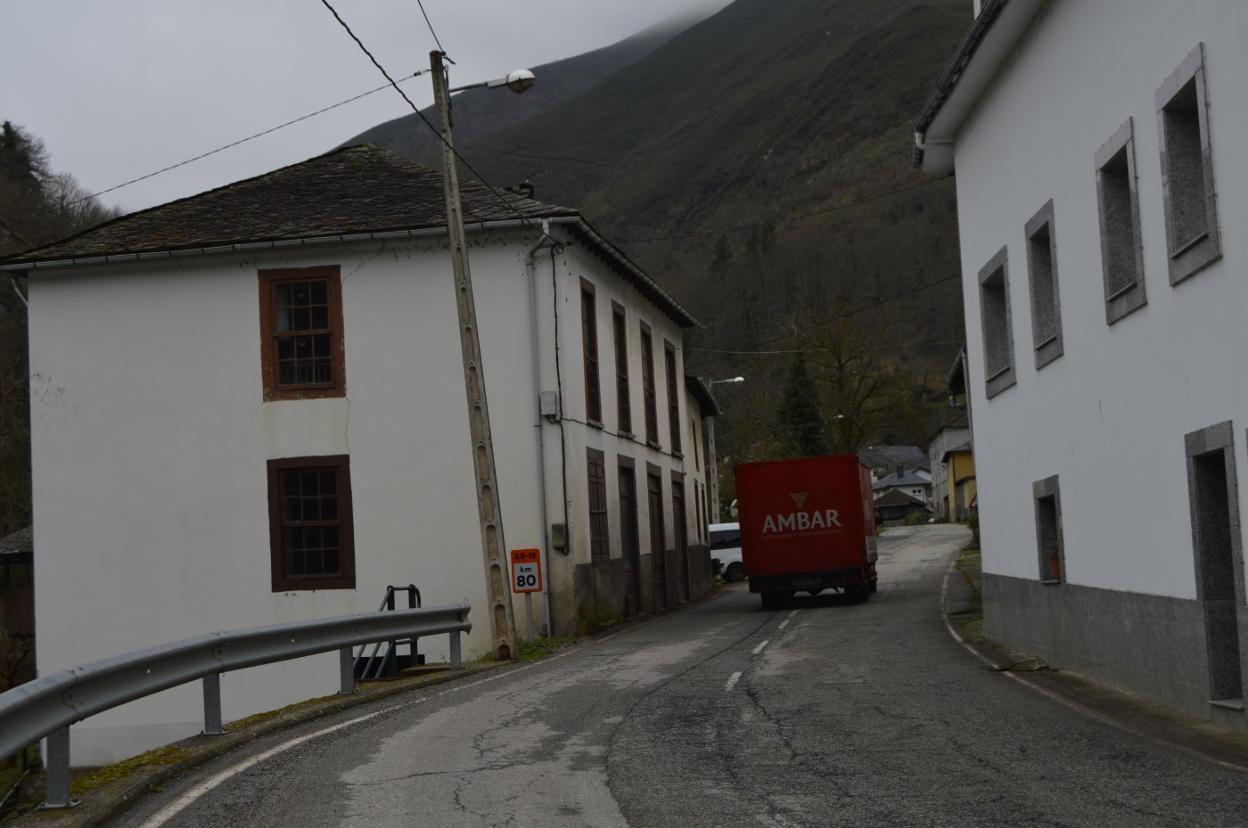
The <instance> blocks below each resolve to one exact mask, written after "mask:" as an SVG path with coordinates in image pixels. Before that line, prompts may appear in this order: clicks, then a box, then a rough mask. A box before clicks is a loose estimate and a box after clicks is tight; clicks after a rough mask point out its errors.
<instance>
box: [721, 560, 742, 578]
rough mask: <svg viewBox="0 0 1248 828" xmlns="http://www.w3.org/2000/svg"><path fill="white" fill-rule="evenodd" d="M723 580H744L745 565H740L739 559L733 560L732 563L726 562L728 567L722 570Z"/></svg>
mask: <svg viewBox="0 0 1248 828" xmlns="http://www.w3.org/2000/svg"><path fill="white" fill-rule="evenodd" d="M724 580H725V581H744V580H745V567H744V566H742V565H741V562H740V561H733V562H732V563H730V564H728V568H727V569H725V570H724Z"/></svg>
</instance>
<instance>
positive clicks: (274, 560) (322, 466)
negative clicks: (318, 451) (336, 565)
mask: <svg viewBox="0 0 1248 828" xmlns="http://www.w3.org/2000/svg"><path fill="white" fill-rule="evenodd" d="M328 470H332V471H333V472H334V473H335V475H336V478H335V482H336V484H337V487H338V491H337V492H336V494H337V498H338V503H337V506H338V519H337V520H336V521H316V522H315V525H318V526H331V525H336V526H338V544H339V546H338V554H339V557H340V559H341V569H342V572H341V574H339V575H335V576H328V577H319V576H306V575H303V576H292V575H289V574H287V572H286V549H285V546H284V543H283V532H282V530H283V529H284V528H285V527H286V525H285V524H283V522H282V479H281V478H282V473H283V472H288V471H328ZM268 487H269V492H268V496H269V563H270V570H271V575H272V582H273V591H274V592H295V591H302V590H318V589H355V525H354V522H353V518H352V509H351V461H350V457H349V456H348V455H345V454H331V455H325V456H321V457H283V458H279V459H274V460H269V461H268ZM297 523H298V524H301V525H303V522H302V521H299V522H297Z"/></svg>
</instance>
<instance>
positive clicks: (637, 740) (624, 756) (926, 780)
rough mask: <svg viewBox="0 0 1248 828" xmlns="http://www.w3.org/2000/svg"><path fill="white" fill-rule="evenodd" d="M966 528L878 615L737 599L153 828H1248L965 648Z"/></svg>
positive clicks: (1178, 765) (903, 555)
mask: <svg viewBox="0 0 1248 828" xmlns="http://www.w3.org/2000/svg"><path fill="white" fill-rule="evenodd" d="M966 537H967V536H966V534H965V532H964V530H962V529H960V528H959V527H949V526H930V527H921V528H919V529H895V530H891V531H890V532H889V534H887V535H886V536H885V537H884V538H883V539H882V541H881V548H880V554H881V563H880V591H879V592H878V593H877V594H876V595H875V596H873V597H872V599H871V601H870V602H869V603H866V604H848V603H844V602H842V601H840V600H839V599H836V598H829V597H826V596H820V597H819V598H817V599H801V598H799V599H797V600H796V601H795V602H794V604H793V606H792V607H791V608H788V609H785V610H782V611H779V612H762V611H761V610H760V609H759V602H758V599H757V597H756V596H752V595H750V594H749V593H748V592H746V591H744V589H743V588H741V587H739V586H738V587H732V588H730V589H728V590H725V593H724V594H721V595H720V596H718V597H716V598H713V599H710V600H707V601H704V602H701V603H699V604H697V605H695V606H693V607H691V608H688V609H685V610H683V611H680V612H676V613H673V614H670V615H668V616H664V617H661V618H657V619H653V620H649V621H645V622H642V623H638V624H635V625H630V626H627V627H625V628H623V629H622V630H621V631H620V632H618V633H616V634H614V635H611V636H607V637H604V638H601V639H598V640H596V641H594V642H592V643H590V644H588V645H585V646H581V647H577V648H576V649H573V650H570V651H565V652H564V653H561V654H560V655H559V656H557V657H555V658H552V659H548V660H546V661H543V662H540V663H537V664H534V665H529V666H524V667H519V668H511V669H508V670H505V671H500V672H497V673H490V674H487V677H486V678H485V679H480V680H477V681H475V682H465V683H461V684H450V685H443V686H442V687H438V688H433V689H430V690H428V691H426V692H425V693H423V694H417V695H413V696H411V697H403V698H401V699H400V700H399V701H398V702H396V701H395V700H394V699H390V700H388V701H386V702H379V703H378V706H377V708H376V709H375V710H373V711H372V712H378V711H382V712H380V713H379V715H375V716H373V718H370V719H368V720H366V721H363V722H359V723H356V724H353V725H349V726H345V727H341V728H340V729H338V730H336V731H334V732H332V733H329V734H326V735H322V736H318V737H315V738H309V739H307V740H306V741H304V742H302V743H300V744H298V745H297V746H295V747H293V748H290V749H288V750H285V751H283V752H280V753H278V754H276V755H274V756H272V758H269V759H267V760H265V761H260V762H256V763H255V764H254V765H253V766H251V767H248V768H246V769H244V770H242V771H240V772H238V773H236V774H235V775H234V776H232V777H231V778H229V779H228V780H226V781H224V782H221V783H220V784H219V785H217V786H216V787H214V788H212V789H210V790H206V789H205V788H206V786H205V785H204V782H205V780H209V779H212V778H213V776H214V775H215V774H220V773H222V772H228V771H230V770H231V769H234V768H237V767H238V765H239V763H240V762H243V761H245V760H247V759H248V758H249V757H252V758H254V757H255V756H256V755H258V754H261V752H263V751H266V750H271V749H273V748H275V747H277V746H280V745H282V744H283V743H285V742H287V741H289V740H291V739H294V738H298V737H306V736H308V735H309V734H312V733H314V732H317V731H320V730H323V729H324V728H326V727H328V726H331V725H334V724H341V723H342V722H346V721H349V720H353V719H356V718H359V717H360V716H363V715H367V714H368V713H369V712H370V711H369V710H368V709H356V710H354V711H351V712H350V713H347V714H344V715H343V716H342V717H341V718H340V719H338V720H328V721H326V720H322V721H319V722H316V723H313V724H310V725H307V726H305V727H303V728H302V729H297V730H293V731H289V732H287V733H283V734H280V735H277V736H273V737H270V738H269V739H267V740H263V741H261V742H258V743H257V744H256V745H254V746H253V747H251V748H249V749H247V750H246V751H244V752H241V753H237V754H232V755H230V756H227V757H223V758H222V759H220V760H217V761H216V762H215V763H213V764H211V765H209V766H207V767H206V768H204V769H202V770H201V771H200V772H198V773H196V774H195V775H194V776H193V778H188V779H185V780H182V781H180V782H178V783H175V784H173V785H171V786H170V787H168V788H167V789H166V790H165V791H163V792H161V793H159V794H155V795H153V796H151V797H150V798H149V799H148V800H146V801H144V802H142V803H140V805H139V807H138V808H137V809H136V810H134V811H132V812H131V814H130V815H129V816H127V817H126V819H125V820H124V821H123V824H128V825H144V824H147V825H151V824H153V822H154V820H153V817H160V818H167V819H168V822H166V823H165V824H168V825H212V826H218V825H290V826H321V825H350V826H418V825H419V826H486V825H488V826H502V825H512V826H623V825H632V826H668V825H672V826H681V828H694V826H736V825H741V826H758V825H763V826H768V825H770V826H796V825H957V826H962V825H993V826H998V825H1016V824H1035V825H1094V826H1118V825H1122V826H1144V825H1176V826H1177V825H1183V826H1192V825H1215V826H1230V825H1245V824H1248V776H1246V775H1244V774H1242V773H1239V772H1237V771H1234V770H1230V769H1226V768H1223V767H1220V766H1218V765H1215V764H1213V763H1210V762H1208V761H1206V760H1204V759H1201V758H1199V757H1196V756H1194V755H1191V754H1187V753H1183V752H1179V751H1176V750H1173V749H1170V748H1167V747H1164V746H1161V745H1158V744H1154V743H1152V742H1149V741H1145V740H1143V739H1140V738H1137V737H1134V736H1131V735H1128V734H1126V733H1123V732H1120V731H1118V730H1116V729H1113V728H1110V727H1107V726H1105V725H1102V724H1099V723H1097V722H1096V721H1093V720H1090V719H1087V718H1084V717H1082V716H1081V715H1079V714H1078V713H1075V712H1073V711H1071V710H1069V709H1067V708H1065V707H1062V706H1060V705H1057V704H1055V703H1054V702H1052V701H1050V700H1048V699H1046V698H1044V697H1042V696H1040V695H1038V694H1036V693H1034V692H1033V691H1031V690H1029V689H1028V688H1026V687H1023V686H1020V685H1019V684H1017V683H1016V682H1012V681H1010V680H1008V679H1007V678H1005V677H1004V676H1001V675H999V674H996V673H993V672H990V671H989V670H988V669H986V668H985V667H984V666H983V665H982V664H981V663H980V662H978V661H976V660H975V659H973V658H972V657H971V656H970V655H969V654H967V653H966V651H964V650H963V649H961V647H959V646H958V645H957V644H955V643H954V642H953V641H952V640H951V639H950V637H949V635H948V634H947V632H946V631H945V629H944V626H943V623H942V621H941V617H940V612H939V601H940V598H939V595H940V585H941V579H942V577H943V575H944V572H945V570H946V568H947V566H948V563H949V561H950V559H951V556H952V555H953V554H954V553H955V551H956V550H957V549H959V548H960V547H961V546H962V545H963V544H964V543H965V540H966Z"/></svg>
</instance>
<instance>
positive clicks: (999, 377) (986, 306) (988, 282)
mask: <svg viewBox="0 0 1248 828" xmlns="http://www.w3.org/2000/svg"><path fill="white" fill-rule="evenodd" d="M1006 258H1007V252H1006V249H1005V248H1002V249H1001V252H1000V253H998V254H997V255H995V256H993V257H992V260H991V261H989V262H988V264H986V265H984V268H983V270H981V271H980V272H979V309H980V315H981V317H982V322H983V331H984V377H985V381H986V383H987V387H988V397H989V398H992V397H995V396H996V395H997V394H1000V393H1001V392H1002V391H1004V390H1005V389H1007V388H1009V387H1010V386H1011V385H1013V384H1014V334H1013V332H1012V331H1011V330H1010V288H1009V273H1008V269H1007V262H1006Z"/></svg>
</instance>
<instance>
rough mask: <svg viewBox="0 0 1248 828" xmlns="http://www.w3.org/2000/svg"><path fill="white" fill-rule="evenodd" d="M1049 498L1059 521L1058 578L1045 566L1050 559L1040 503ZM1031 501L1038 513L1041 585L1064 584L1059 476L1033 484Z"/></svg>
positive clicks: (1064, 545)
mask: <svg viewBox="0 0 1248 828" xmlns="http://www.w3.org/2000/svg"><path fill="white" fill-rule="evenodd" d="M1048 497H1051V498H1053V508H1054V510H1055V512H1056V515H1055V517H1056V519H1057V561H1058V570H1059V572H1058V576H1057V577H1056V578H1054V577H1053V574H1052V573H1051V572H1046V571H1045V564H1046V563H1047V562H1048V561H1049V558H1048V557H1046V555H1045V551H1044V547H1045V543H1044V528H1043V526H1042V525H1041V523H1040V501H1041V500H1043V499H1044V498H1048ZM1031 500H1032V506H1033V508H1034V510H1035V513H1036V555H1037V562H1038V563H1039V566H1040V583H1042V584H1049V585H1053V586H1056V585H1058V584H1061V583H1064V582H1065V580H1066V540H1065V537H1064V533H1063V532H1062V495H1061V486H1060V483H1059V480H1058V475H1056V474H1055V475H1052V476H1051V477H1046V478H1044V479H1043V480H1037V481H1036V482H1035V483H1032V484H1031Z"/></svg>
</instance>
